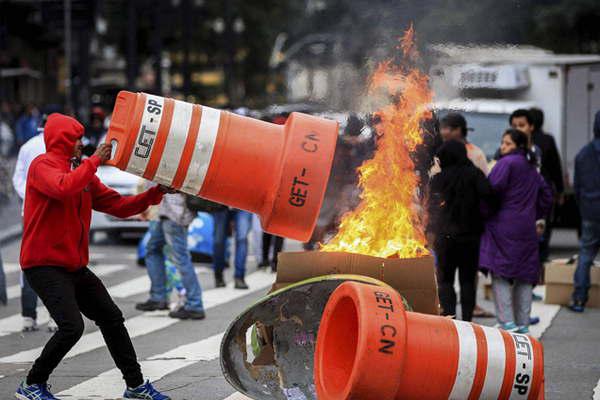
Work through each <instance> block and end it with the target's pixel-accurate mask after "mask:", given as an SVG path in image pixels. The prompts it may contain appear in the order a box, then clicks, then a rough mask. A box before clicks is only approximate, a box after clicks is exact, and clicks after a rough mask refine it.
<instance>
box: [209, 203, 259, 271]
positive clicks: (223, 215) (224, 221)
mask: <svg viewBox="0 0 600 400" xmlns="http://www.w3.org/2000/svg"><path fill="white" fill-rule="evenodd" d="M212 215H213V218H214V221H215V230H214V240H213V266H214V269H215V272H222V271H223V268H225V263H226V261H225V246H226V243H227V230H228V229H227V228H228V227H229V223H230V222H231V221H233V223H234V230H235V261H234V264H235V277H236V278H244V276H245V275H246V258H247V257H248V233H249V232H250V229H251V228H252V214H251V213H249V212H247V211H242V210H220V211H215V212H213V213H212Z"/></svg>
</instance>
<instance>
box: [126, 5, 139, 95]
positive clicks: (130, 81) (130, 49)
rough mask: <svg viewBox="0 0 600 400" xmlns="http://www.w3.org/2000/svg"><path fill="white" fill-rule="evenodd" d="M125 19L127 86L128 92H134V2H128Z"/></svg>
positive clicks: (135, 44) (135, 9)
mask: <svg viewBox="0 0 600 400" xmlns="http://www.w3.org/2000/svg"><path fill="white" fill-rule="evenodd" d="M127 19H128V23H127V86H129V90H131V91H135V90H136V87H135V81H136V78H137V73H138V66H137V7H136V0H129V1H128V4H127Z"/></svg>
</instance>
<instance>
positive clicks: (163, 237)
mask: <svg viewBox="0 0 600 400" xmlns="http://www.w3.org/2000/svg"><path fill="white" fill-rule="evenodd" d="M149 231H150V239H149V240H148V244H146V269H147V270H148V276H149V277H150V282H151V285H150V300H152V301H167V296H168V294H167V272H166V268H165V256H164V253H163V249H164V247H165V245H166V244H168V245H169V246H171V250H172V261H173V263H174V264H175V266H176V267H177V269H178V270H179V274H180V275H181V282H182V283H183V287H184V288H185V292H186V301H185V305H184V307H185V309H186V310H190V311H201V310H204V305H203V304H202V288H201V287H200V283H199V282H198V277H197V276H196V270H194V265H193V264H192V258H191V256H190V251H189V250H188V247H187V234H188V229H187V226H183V225H179V224H176V223H175V222H173V221H169V220H168V219H162V220H160V221H151V222H150V227H149Z"/></svg>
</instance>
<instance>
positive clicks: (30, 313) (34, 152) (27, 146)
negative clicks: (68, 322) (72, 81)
mask: <svg viewBox="0 0 600 400" xmlns="http://www.w3.org/2000/svg"><path fill="white" fill-rule="evenodd" d="M44 120H45V118H44ZM42 124H43V121H42ZM45 152H46V144H45V143H44V128H43V125H40V126H39V127H38V134H37V135H36V136H34V137H32V138H31V139H29V140H28V141H27V142H25V143H24V144H23V146H21V148H20V149H19V155H18V156H17V164H16V165H15V173H14V174H13V178H12V182H13V186H14V188H15V191H16V192H17V195H18V196H19V197H20V198H21V200H22V201H23V204H25V187H26V183H27V172H28V171H29V165H31V162H32V161H33V160H34V159H35V158H36V157H37V156H39V155H40V154H44V153H45ZM22 213H23V212H22V211H21V214H22ZM37 303H38V298H37V295H36V294H35V292H34V291H33V289H32V288H31V286H29V282H27V279H25V276H24V275H23V272H21V315H22V317H23V331H24V332H30V331H36V330H37V329H38V326H37ZM57 329H58V327H57V326H56V323H55V322H54V320H53V319H50V321H49V322H48V330H49V331H51V332H53V331H56V330H57Z"/></svg>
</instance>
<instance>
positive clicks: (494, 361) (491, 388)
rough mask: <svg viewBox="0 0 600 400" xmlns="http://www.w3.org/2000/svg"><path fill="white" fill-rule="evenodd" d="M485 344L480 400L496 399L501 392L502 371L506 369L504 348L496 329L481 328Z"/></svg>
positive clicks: (500, 335)
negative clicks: (485, 362)
mask: <svg viewBox="0 0 600 400" xmlns="http://www.w3.org/2000/svg"><path fill="white" fill-rule="evenodd" d="M481 328H482V329H483V333H484V334H485V341H486V343H487V357H488V358H487V369H486V371H485V378H484V379H485V380H484V383H483V389H482V390H481V396H479V398H480V399H482V400H483V399H493V400H495V399H497V398H498V396H499V395H500V391H501V390H502V383H503V381H504V369H505V368H506V348H505V347H504V340H503V339H502V334H501V333H500V331H499V330H498V329H495V328H488V327H486V326H482V327H481Z"/></svg>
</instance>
